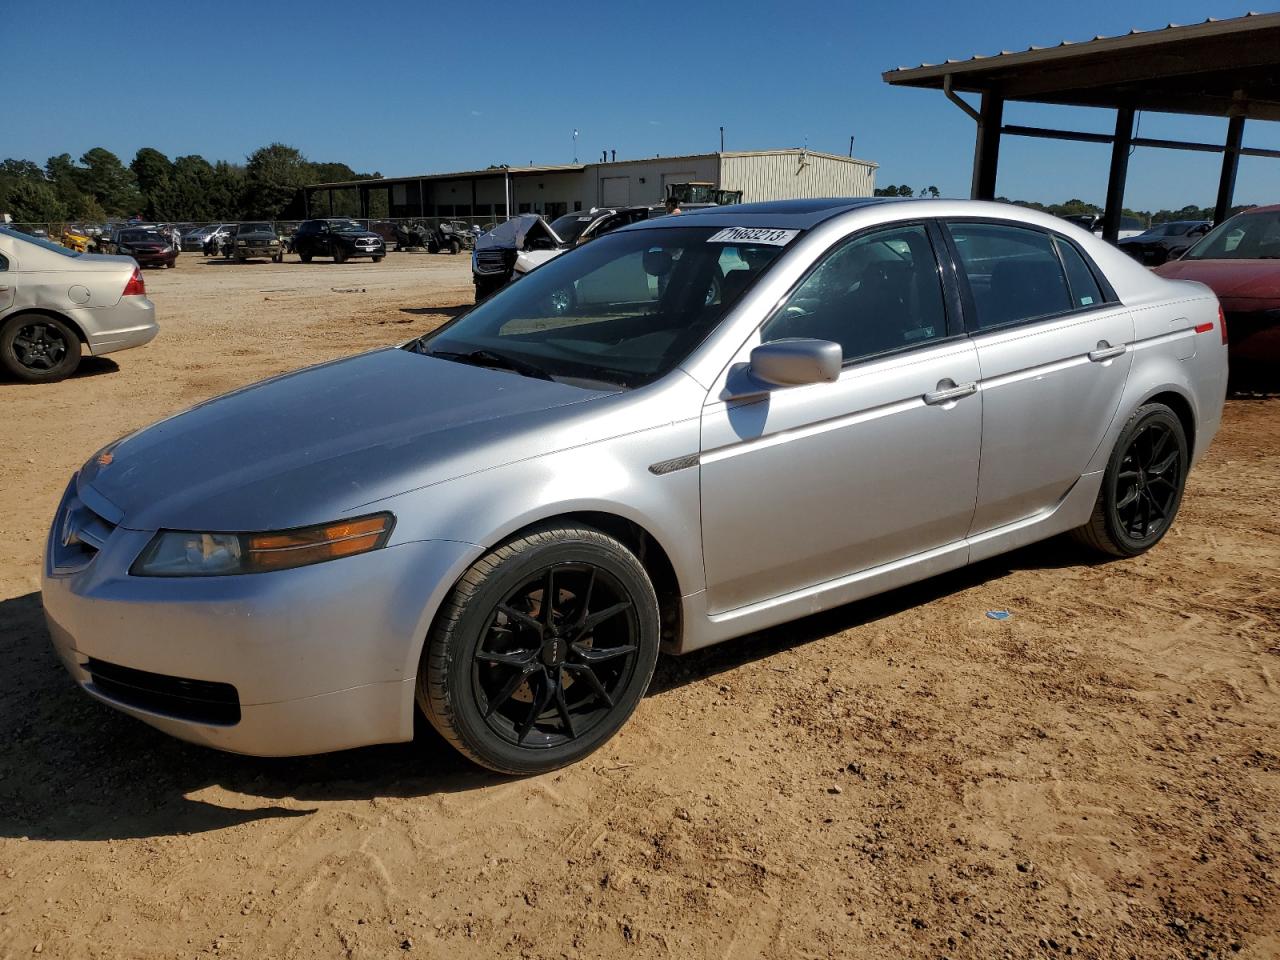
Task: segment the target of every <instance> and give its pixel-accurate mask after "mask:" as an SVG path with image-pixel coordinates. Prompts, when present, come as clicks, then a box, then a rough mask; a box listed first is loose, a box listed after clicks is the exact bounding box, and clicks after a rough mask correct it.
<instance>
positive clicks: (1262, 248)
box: [1182, 210, 1280, 260]
mask: <svg viewBox="0 0 1280 960" xmlns="http://www.w3.org/2000/svg"><path fill="white" fill-rule="evenodd" d="M1182 259H1184V260H1277V259H1280V210H1277V211H1274V212H1271V213H1242V214H1238V215H1236V216H1234V217H1232V218H1231V219H1230V220H1228V221H1227V222H1226V223H1223V224H1222V225H1220V226H1218V227H1215V228H1214V229H1213V230H1210V231H1209V232H1208V233H1206V234H1205V236H1204V239H1203V240H1201V241H1200V242H1199V243H1197V244H1196V245H1195V246H1194V247H1192V248H1191V249H1190V250H1189V251H1187V253H1186V254H1185V255H1184V256H1183V258H1182Z"/></svg>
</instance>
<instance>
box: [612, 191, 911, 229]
mask: <svg viewBox="0 0 1280 960" xmlns="http://www.w3.org/2000/svg"><path fill="white" fill-rule="evenodd" d="M892 202H900V201H897V200H896V199H892V198H889V197H822V198H810V199H804V200H769V201H766V202H764V203H735V204H730V205H729V206H723V207H702V208H699V209H694V210H687V211H685V212H683V213H681V214H680V215H679V216H680V218H681V222H682V223H684V222H685V221H686V220H693V221H694V223H690V224H688V225H689V226H707V227H733V226H748V227H755V226H761V227H777V228H781V229H796V230H808V229H809V228H811V227H815V226H817V225H818V224H820V223H822V222H823V221H824V220H830V219H831V218H832V217H835V216H839V215H840V214H842V213H848V212H849V211H851V210H858V209H860V208H862V207H869V206H874V205H875V204H880V203H892ZM670 226H673V223H672V221H671V220H670V219H668V218H667V217H657V218H655V219H652V220H641V221H640V222H638V223H633V224H631V225H630V226H627V227H624V228H623V229H624V230H644V229H655V228H661V227H670Z"/></svg>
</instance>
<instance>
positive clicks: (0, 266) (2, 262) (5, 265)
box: [0, 253, 9, 273]
mask: <svg viewBox="0 0 1280 960" xmlns="http://www.w3.org/2000/svg"><path fill="white" fill-rule="evenodd" d="M8 269H9V261H8V259H6V257H5V255H4V254H3V253H0V273H4V272H5V271H6V270H8Z"/></svg>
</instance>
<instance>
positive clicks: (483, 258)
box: [476, 249, 516, 273]
mask: <svg viewBox="0 0 1280 960" xmlns="http://www.w3.org/2000/svg"><path fill="white" fill-rule="evenodd" d="M515 264H516V252H515V251H514V250H502V249H498V250H477V251H476V273H510V272H511V270H512V268H513V267H514V266H515Z"/></svg>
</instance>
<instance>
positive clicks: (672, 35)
mask: <svg viewBox="0 0 1280 960" xmlns="http://www.w3.org/2000/svg"><path fill="white" fill-rule="evenodd" d="M1254 3H1255V4H1256V3H1257V0H1254ZM1249 6H1250V4H1249V2H1248V0H1245V2H1239V3H1237V2H1225V0H1202V2H1196V3H1193V2H1184V0H1160V2H1145V0H1143V2H1138V0H1128V2H1124V3H1116V2H1115V0H1106V2H1104V0H1073V2H1071V3H1047V2H1043V0H1019V2H1008V0H983V2H981V3H956V2H954V0H930V2H923V0H896V2H893V3H888V2H883V0H881V2H877V3H865V2H856V3H854V2H850V3H835V2H830V3H815V2H809V0H790V2H755V0H737V2H734V3H732V4H728V5H722V4H719V3H699V2H695V0H683V2H667V0H647V2H643V0H638V2H633V3H625V4H623V3H614V2H609V0H605V2H595V3H568V2H564V3H557V2H551V0H547V2H542V3H528V2H509V0H489V2H487V3H483V4H482V3H466V2H463V3H452V4H448V3H430V2H416V3H410V2H380V3H371V2H370V3H366V2H360V0H341V2H331V0H310V2H306V3H300V2H290V0H285V2H261V0H259V2H255V3H248V2H243V0H212V2H209V3H195V2H190V0H181V2H178V3H173V2H168V3H155V2H153V3H149V4H142V3H133V2H127V0H112V2H109V3H104V2H102V0H95V2H84V0H57V2H53V0H42V2H29V0H0V24H2V25H3V35H4V38H5V42H4V44H3V63H4V68H3V74H2V75H3V76H4V77H5V78H6V80H7V81H9V82H11V83H13V84H14V86H15V88H16V89H14V90H12V91H11V92H12V93H15V94H16V96H14V97H12V98H10V100H9V104H10V109H9V110H7V111H6V112H5V117H6V119H5V122H4V124H3V126H2V127H0V130H2V134H0V156H15V157H24V158H27V159H32V160H35V161H36V162H38V163H43V162H44V160H45V158H47V157H48V156H50V155H51V154H55V153H61V152H63V151H66V152H69V153H71V154H72V156H75V157H78V156H79V155H80V154H81V153H83V152H84V151H85V150H87V149H89V148H90V147H93V146H105V147H107V148H108V149H110V150H112V151H114V152H116V153H117V154H120V155H121V156H122V157H123V158H124V159H125V160H126V162H127V161H128V160H129V159H130V158H131V157H132V156H133V154H134V152H135V151H136V150H137V149H138V148H139V147H144V146H152V147H155V148H157V149H159V150H161V151H163V152H165V153H166V154H168V155H170V156H177V155H180V154H186V153H198V154H201V155H203V156H205V157H206V158H209V159H211V160H213V159H226V160H236V161H242V160H243V159H244V157H245V156H246V154H248V153H249V152H251V151H252V150H254V149H255V148H257V147H259V146H261V145H263V144H265V143H268V142H270V141H273V140H279V141H283V142H285V143H288V144H291V145H293V146H296V147H298V148H299V149H301V150H302V151H303V153H305V154H306V155H307V156H308V157H309V158H311V159H313V160H332V161H343V162H346V163H348V164H350V165H351V166H352V167H354V168H355V169H357V170H361V171H372V170H378V171H381V172H382V173H383V174H385V175H395V174H409V173H420V172H426V171H436V170H452V169H469V168H474V167H484V166H487V165H488V164H490V163H511V164H526V163H529V162H530V161H532V162H536V163H563V162H568V161H570V160H572V159H573V147H572V140H571V134H572V131H573V129H574V128H575V127H576V128H577V129H578V130H579V131H580V136H579V138H578V155H579V157H580V158H581V159H591V158H593V157H598V156H599V154H600V151H601V150H604V149H612V150H616V151H617V153H618V157H619V159H622V158H633V157H638V156H652V155H654V154H659V153H660V154H664V155H670V154H678V153H697V152H704V151H712V150H715V149H716V148H717V146H718V142H719V127H720V125H721V124H723V125H724V127H725V143H726V147H727V149H730V150H735V149H736V150H750V149H762V148H768V147H790V146H801V145H808V146H809V147H810V148H812V149H815V150H825V151H829V152H833V153H845V152H847V150H848V147H849V136H850V134H853V135H855V136H856V137H857V140H856V146H855V152H856V154H857V156H859V157H864V158H867V159H870V160H874V161H876V162H878V163H879V164H880V171H879V173H878V177H877V182H878V183H879V184H881V185H883V184H887V183H903V182H905V183H909V184H911V185H912V186H913V187H916V188H919V187H923V186H927V185H930V184H935V185H937V186H938V187H939V189H941V190H942V192H943V194H944V195H948V196H965V195H967V193H968V188H969V175H970V165H971V162H972V153H973V132H974V131H973V123H972V121H970V120H969V118H968V117H966V116H965V115H964V114H963V113H961V112H960V110H958V109H957V108H956V107H954V106H953V105H951V104H950V103H948V102H947V101H946V100H945V99H944V98H943V96H942V94H941V93H939V92H936V91H923V90H920V91H917V90H907V89H898V88H890V87H888V86H887V85H886V84H884V83H883V82H882V81H881V79H880V74H881V73H882V71H884V70H886V69H889V68H892V67H896V66H899V65H913V66H914V65H916V64H919V63H920V62H922V61H924V62H938V61H940V60H943V59H946V58H948V57H952V58H960V57H967V56H969V55H971V54H974V53H995V52H998V51H999V50H1001V49H1019V48H1025V47H1027V46H1028V45H1030V44H1033V43H1034V44H1048V43H1056V42H1058V41H1059V40H1063V39H1072V40H1082V39H1087V38H1089V37H1092V36H1093V35H1095V34H1108V35H1110V34H1116V33H1122V32H1126V31H1128V30H1129V29H1130V28H1132V27H1139V28H1143V29H1149V28H1152V27H1160V26H1164V25H1165V24H1166V23H1168V22H1170V21H1174V22H1177V23H1189V22H1195V21H1199V20H1203V19H1204V18H1205V17H1206V16H1215V17H1230V16H1238V15H1240V14H1242V13H1244V12H1245V11H1246V10H1247V9H1249ZM1263 9H1266V8H1265V7H1264V8H1263ZM90 77H91V78H92V80H86V79H85V78H90ZM1005 120H1006V122H1009V123H1022V124H1031V125H1048V126H1055V125H1056V126H1066V127H1075V128H1077V129H1085V130H1098V131H1107V132H1109V130H1110V128H1111V126H1112V124H1113V123H1114V120H1113V118H1112V115H1111V114H1110V113H1108V112H1106V111H1099V110H1081V109H1072V108H1062V107H1037V106H1032V105H1011V106H1010V107H1008V108H1007V109H1006V113H1005ZM1225 131H1226V121H1225V120H1215V119H1206V118H1182V117H1173V116H1168V115H1155V114H1145V115H1143V116H1142V118H1141V133H1142V134H1143V135H1147V136H1156V137H1166V138H1186V139H1196V140H1216V141H1218V142H1221V140H1222V139H1223V138H1224V137H1225ZM1245 143H1246V145H1247V146H1259V147H1271V148H1280V123H1264V122H1252V123H1251V124H1250V125H1249V129H1248V130H1247V131H1246V136H1245ZM1107 151H1108V148H1107V147H1105V146H1100V145H1091V144H1078V143H1058V142H1050V141H1038V140H1025V139H1020V138H1006V139H1005V142H1004V145H1003V147H1002V152H1001V163H1000V178H999V182H998V185H997V189H998V192H999V193H1000V194H1002V195H1004V196H1008V197H1013V198H1020V199H1032V200H1041V201H1046V202H1047V201H1055V200H1065V199H1068V198H1070V197H1081V198H1083V199H1086V200H1091V201H1093V202H1096V203H1100V202H1101V200H1102V198H1103V194H1104V192H1105V189H1106V172H1107V159H1108V153H1107ZM1219 163H1220V159H1219V157H1218V156H1217V155H1215V154H1202V153H1185V152H1171V151H1164V150H1161V151H1156V150H1138V151H1137V152H1136V153H1135V154H1134V156H1133V158H1132V160H1131V162H1130V177H1129V188H1128V193H1127V194H1126V197H1125V203H1126V205H1127V206H1129V207H1133V208H1138V209H1158V208H1160V207H1167V206H1172V205H1178V206H1181V205H1182V204H1184V203H1195V204H1201V205H1212V203H1213V199H1214V194H1215V190H1216V184H1217V174H1218V166H1219ZM1236 198H1237V202H1256V203H1262V202H1276V201H1277V200H1280V161H1276V160H1264V159H1254V158H1245V159H1243V160H1242V162H1241V168H1240V178H1239V183H1238V187H1237V194H1236Z"/></svg>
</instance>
